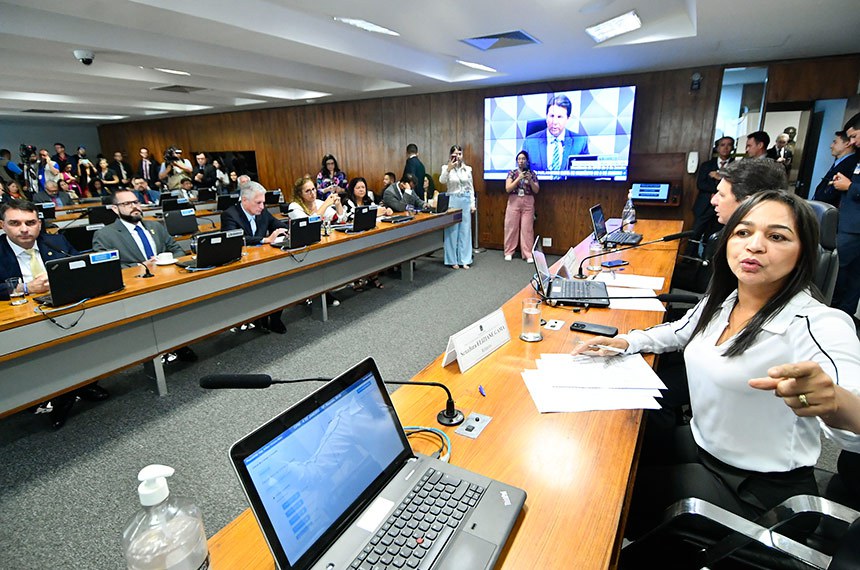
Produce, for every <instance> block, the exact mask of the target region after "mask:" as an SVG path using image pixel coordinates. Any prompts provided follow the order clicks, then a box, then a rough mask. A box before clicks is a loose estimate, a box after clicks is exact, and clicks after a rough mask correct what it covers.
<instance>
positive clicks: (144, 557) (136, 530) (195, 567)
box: [122, 465, 209, 570]
mask: <svg viewBox="0 0 860 570" xmlns="http://www.w3.org/2000/svg"><path fill="white" fill-rule="evenodd" d="M173 472H174V471H173V468H172V467H168V466H166V465H147V466H146V467H144V468H143V469H141V470H140V473H139V474H138V476H137V478H138V480H139V481H140V482H141V483H140V485H138V487H137V494H138V496H139V497H140V504H141V505H142V506H143V509H141V510H140V511H138V512H137V513H136V514H135V515H134V517H133V518H132V519H131V521H130V522H129V524H128V526H126V529H125V532H123V534H122V542H123V548H124V550H125V559H126V563H127V564H128V568H129V570H206V569H207V568H209V549H208V546H207V543H206V531H205V530H204V528H203V519H202V517H201V516H200V510H199V509H198V508H197V507H196V506H194V505H193V504H192V503H191V502H190V501H188V500H186V499H182V498H179V497H170V489H169V488H168V487H167V477H170V476H171V475H173Z"/></svg>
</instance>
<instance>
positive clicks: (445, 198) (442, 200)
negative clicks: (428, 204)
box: [436, 192, 451, 214]
mask: <svg viewBox="0 0 860 570" xmlns="http://www.w3.org/2000/svg"><path fill="white" fill-rule="evenodd" d="M450 202H451V197H450V196H449V195H448V193H447V192H441V193H439V195H438V196H436V213H437V214H444V213H445V212H447V211H448V204H449V203H450Z"/></svg>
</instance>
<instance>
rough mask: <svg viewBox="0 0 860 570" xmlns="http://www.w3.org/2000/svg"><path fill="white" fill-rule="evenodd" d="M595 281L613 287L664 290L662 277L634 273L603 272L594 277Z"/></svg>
mask: <svg viewBox="0 0 860 570" xmlns="http://www.w3.org/2000/svg"><path fill="white" fill-rule="evenodd" d="M594 280H595V281H603V282H604V283H606V285H607V286H608V285H611V286H613V287H633V288H636V289H654V290H655V291H659V290H661V289H662V288H663V283H664V280H663V278H662V277H648V276H647V275H636V274H633V273H621V272H619V271H616V272H614V273H613V272H611V271H601V272H600V273H598V274H597V275H596V276H595V277H594Z"/></svg>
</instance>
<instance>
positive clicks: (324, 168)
mask: <svg viewBox="0 0 860 570" xmlns="http://www.w3.org/2000/svg"><path fill="white" fill-rule="evenodd" d="M329 160H333V161H334V173H335V174H337V173H338V172H340V166H338V165H337V159H336V158H335V157H334V155H333V154H327V155H325V156H324V157H323V158H322V166H321V167H320V172H322V173H323V174H328V167H327V166H326V165H325V163H326V162H328V161H329Z"/></svg>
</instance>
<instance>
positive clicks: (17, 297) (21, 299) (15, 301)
mask: <svg viewBox="0 0 860 570" xmlns="http://www.w3.org/2000/svg"><path fill="white" fill-rule="evenodd" d="M23 284H24V280H23V279H22V278H20V277H10V278H9V279H7V280H6V291H8V292H9V302H10V304H12V305H23V304H24V303H26V302H27V297H26V296H24V288H23V287H22V285H23Z"/></svg>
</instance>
